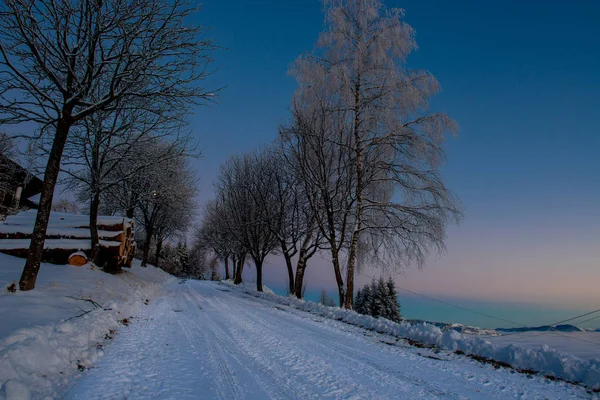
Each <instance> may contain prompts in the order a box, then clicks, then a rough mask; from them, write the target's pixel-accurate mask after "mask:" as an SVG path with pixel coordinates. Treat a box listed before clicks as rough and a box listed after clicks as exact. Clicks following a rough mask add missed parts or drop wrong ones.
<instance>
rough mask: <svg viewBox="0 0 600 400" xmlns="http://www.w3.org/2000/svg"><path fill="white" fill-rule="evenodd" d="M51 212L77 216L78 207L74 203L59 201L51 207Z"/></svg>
mask: <svg viewBox="0 0 600 400" xmlns="http://www.w3.org/2000/svg"><path fill="white" fill-rule="evenodd" d="M52 211H56V212H62V213H69V214H79V205H78V204H77V203H75V202H74V201H71V200H67V199H61V200H59V201H57V202H56V203H54V204H53V205H52Z"/></svg>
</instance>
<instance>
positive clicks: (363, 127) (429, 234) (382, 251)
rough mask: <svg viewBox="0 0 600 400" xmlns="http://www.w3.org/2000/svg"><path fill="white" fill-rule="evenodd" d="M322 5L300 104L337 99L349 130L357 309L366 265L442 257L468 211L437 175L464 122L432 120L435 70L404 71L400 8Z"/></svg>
mask: <svg viewBox="0 0 600 400" xmlns="http://www.w3.org/2000/svg"><path fill="white" fill-rule="evenodd" d="M324 4H325V30H324V32H323V33H322V34H321V36H320V37H319V40H318V43H317V48H316V49H315V51H314V52H313V53H312V54H310V55H305V56H302V57H300V58H299V59H298V60H297V61H296V65H295V68H294V70H293V72H294V75H295V76H296V78H297V79H298V81H299V83H300V87H299V89H298V92H297V94H296V99H297V102H298V103H301V102H303V101H304V102H306V101H307V100H308V101H311V100H310V99H311V98H312V99H313V100H314V99H315V98H316V99H334V103H335V108H334V109H331V108H329V110H330V111H333V112H332V113H330V116H332V117H333V118H336V119H338V120H339V123H338V125H339V126H344V129H343V136H345V138H342V139H341V140H340V141H339V144H340V146H342V147H343V148H345V149H347V151H349V153H348V157H349V158H348V159H349V161H350V163H349V165H351V166H352V169H351V175H352V179H351V182H352V185H351V189H352V190H351V194H350V196H349V198H350V199H351V201H352V213H351V214H348V217H349V219H348V220H347V223H349V224H351V227H350V237H349V239H348V240H349V242H348V247H347V254H348V258H347V263H346V277H345V285H346V288H345V289H346V290H345V294H344V307H346V308H352V301H353V290H354V275H355V271H356V265H357V260H358V258H359V257H362V258H363V259H367V258H368V257H369V256H371V257H373V258H374V259H376V260H378V261H382V262H384V261H389V262H388V264H392V263H393V264H394V265H399V264H406V263H408V262H410V261H413V260H416V261H417V263H418V264H419V265H421V264H422V263H423V261H424V256H425V254H426V252H427V248H429V247H431V246H433V247H436V248H437V249H438V251H442V250H443V249H444V244H443V241H444V238H445V226H446V225H447V223H448V222H449V221H451V220H455V221H458V219H459V217H460V211H459V208H458V206H457V204H458V203H457V200H456V198H455V197H454V196H452V195H451V194H450V193H449V191H448V190H447V189H446V188H445V186H444V185H443V182H442V179H441V177H440V174H439V171H438V169H439V166H440V164H441V163H442V161H443V159H444V156H443V150H442V147H441V145H442V143H443V140H444V134H445V133H446V132H451V133H454V132H455V131H456V124H455V122H454V121H453V120H452V119H450V118H449V117H448V116H447V115H445V114H442V113H427V109H428V99H429V98H430V97H431V96H432V95H434V94H435V93H436V92H437V91H438V90H439V84H438V82H437V81H436V79H435V78H434V77H433V76H432V75H431V74H430V73H429V72H427V71H414V70H411V69H408V68H407V67H406V58H407V56H408V55H409V54H410V52H411V51H412V50H414V49H415V48H416V43H415V41H414V31H413V29H412V28H411V27H410V26H409V25H407V24H405V23H403V22H402V20H401V18H402V16H403V11H402V10H400V9H387V8H385V7H384V6H383V4H382V3H381V2H380V1H379V0H325V1H324ZM311 92H321V94H314V93H311Z"/></svg>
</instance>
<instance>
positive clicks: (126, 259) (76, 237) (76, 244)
mask: <svg viewBox="0 0 600 400" xmlns="http://www.w3.org/2000/svg"><path fill="white" fill-rule="evenodd" d="M35 217H36V211H35V210H30V211H24V212H21V213H19V214H17V215H12V216H9V217H7V218H6V220H5V221H4V222H3V223H0V252H2V253H5V254H10V255H13V256H16V257H22V258H27V252H28V251H29V241H30V239H31V234H32V232H33V226H34V224H35ZM98 234H99V236H100V253H99V254H98V259H97V260H98V264H99V266H102V267H104V269H105V270H106V271H109V272H117V271H119V270H120V269H121V268H122V267H131V263H132V261H133V256H134V254H135V241H134V239H133V234H134V223H133V221H132V220H131V219H129V218H123V217H112V216H99V217H98ZM90 236H91V235H90V228H89V216H87V215H75V214H67V213H58V212H52V213H51V214H50V221H49V223H48V230H47V233H46V242H45V244H44V253H43V257H42V260H43V261H45V262H50V263H54V264H67V263H69V258H70V257H71V256H72V255H74V253H78V252H82V253H83V254H84V255H85V257H87V258H88V259H89V258H90V256H91V250H92V243H91V239H90ZM77 262H78V263H79V262H81V259H78V261H77Z"/></svg>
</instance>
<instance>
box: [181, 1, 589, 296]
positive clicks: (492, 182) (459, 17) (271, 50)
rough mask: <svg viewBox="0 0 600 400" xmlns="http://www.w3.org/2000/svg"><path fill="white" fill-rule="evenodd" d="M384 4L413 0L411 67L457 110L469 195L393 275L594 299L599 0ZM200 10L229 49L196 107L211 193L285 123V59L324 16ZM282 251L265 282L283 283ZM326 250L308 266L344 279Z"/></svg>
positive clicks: (475, 292) (410, 281) (309, 38)
mask: <svg viewBox="0 0 600 400" xmlns="http://www.w3.org/2000/svg"><path fill="white" fill-rule="evenodd" d="M385 4H386V5H387V6H389V7H402V8H404V9H405V10H406V17H405V21H406V22H407V23H409V24H410V25H411V26H413V28H415V29H416V32H417V43H418V45H419V49H418V50H417V51H416V52H415V53H414V54H413V55H411V56H410V57H409V60H408V65H409V67H411V68H425V69H428V70H429V71H431V72H432V73H433V74H434V75H435V76H436V77H437V78H438V79H439V81H440V83H441V85H442V92H441V93H440V95H438V96H437V97H436V98H435V99H434V100H433V101H432V103H431V105H432V108H433V109H434V110H441V111H445V112H448V113H449V114H450V115H451V116H452V117H453V118H455V119H456V120H457V121H458V123H459V124H460V127H461V129H460V132H459V137H458V138H457V139H451V140H449V141H448V143H447V146H446V150H447V158H448V162H447V165H446V166H444V168H443V174H444V176H445V178H446V181H447V184H448V186H449V187H450V188H451V189H452V190H453V191H454V192H456V194H457V195H458V196H459V197H460V198H461V199H462V201H463V204H464V207H465V210H466V219H465V221H464V222H463V223H462V224H461V225H460V226H458V227H452V228H451V229H450V230H449V232H448V240H447V244H448V253H447V254H446V255H445V256H444V257H441V258H439V257H432V258H431V260H430V261H428V263H427V265H426V267H425V269H424V271H422V272H421V271H415V270H409V271H408V272H407V273H406V274H404V275H401V276H398V277H397V282H398V283H399V284H400V285H404V286H406V287H408V288H411V289H413V290H418V291H423V292H426V293H431V294H434V293H435V294H440V295H451V296H462V297H475V298H492V299H495V298H506V297H507V296H508V297H511V298H518V299H523V300H527V301H540V302H546V301H549V300H552V301H556V302H565V301H568V302H574V303H578V304H589V305H590V306H594V305H598V304H594V301H596V303H599V302H600V299H598V297H597V289H596V288H597V283H598V282H600V178H599V177H598V174H599V173H600V155H599V152H600V128H599V127H600V79H599V78H598V73H599V72H600V51H599V50H598V49H599V46H600V45H599V44H598V40H599V39H600V24H598V23H597V16H598V15H599V14H600V3H598V2H594V1H577V2H570V3H565V2H558V1H547V2H542V1H528V2H518V1H511V2H506V1H505V2H500V1H485V2H481V1H460V2H448V1H427V2H424V1H416V0H406V1H391V0H390V1H386V2H385ZM198 18H199V20H200V21H201V22H202V23H203V24H204V25H205V26H207V27H210V28H211V30H210V36H211V37H212V38H213V39H214V40H215V41H216V42H217V43H218V44H220V45H221V46H223V47H225V48H227V50H220V51H217V52H216V53H215V54H214V56H215V65H218V66H219V69H218V70H217V71H216V73H215V74H214V75H213V76H212V77H211V78H210V79H209V80H208V81H207V82H206V84H207V85H208V86H209V87H211V88H214V87H220V86H226V87H225V88H224V89H223V91H222V92H221V94H220V99H219V103H218V104H217V105H212V106H210V107H203V108H199V109H198V111H197V113H196V114H195V115H194V117H193V119H192V128H193V130H194V133H195V135H196V137H197V138H198V140H199V141H200V143H201V146H202V148H203V149H204V156H203V158H202V159H200V160H199V161H198V162H197V168H198V171H199V175H200V179H201V190H202V193H201V195H200V199H201V201H204V200H206V199H207V198H210V196H211V192H212V189H211V186H210V183H211V181H212V180H213V178H214V177H215V174H216V172H217V170H218V167H219V165H220V164H221V163H222V162H224V161H225V160H226V159H227V157H228V156H229V155H231V154H239V153H242V152H244V151H249V150H252V149H255V148H257V147H259V146H261V145H264V144H266V143H268V142H270V141H271V140H272V139H274V138H275V136H276V133H277V125H278V123H279V122H281V121H283V120H284V119H285V118H286V117H287V111H288V106H289V103H290V100H291V96H292V93H293V91H294V89H295V82H294V80H293V79H292V78H291V77H289V76H288V75H287V68H288V66H289V65H290V63H291V62H292V61H293V60H294V58H296V57H297V56H298V55H299V54H301V53H302V52H304V51H308V50H310V49H311V48H312V47H313V44H314V42H315V40H316V39H317V36H318V34H319V32H320V31H321V29H322V26H323V21H322V20H323V17H322V14H321V3H320V2H319V1H317V0H314V1H313V0H292V1H278V0H269V1H261V0H253V1H250V0H226V1H224V0H205V1H204V2H203V9H202V11H201V12H200V13H199V14H198ZM271 264H272V265H271V267H272V268H271V270H269V269H267V274H269V276H267V277H265V279H266V280H267V283H269V280H271V283H272V284H277V283H279V282H283V279H284V277H285V274H284V273H283V269H282V268H281V266H279V265H278V261H276V260H274V261H272V262H271ZM315 264H316V265H315V268H314V270H313V271H312V272H310V273H309V275H308V276H307V278H308V279H309V281H310V280H311V279H312V280H313V281H315V280H316V281H318V282H319V283H318V284H322V285H332V284H333V279H332V276H329V275H330V271H329V270H328V269H327V265H326V263H325V262H322V261H316V262H315ZM315 270H316V271H315ZM269 271H270V272H269ZM279 272H281V274H280V273H279ZM377 273H378V272H377V271H375V272H373V273H371V274H375V275H377ZM311 274H312V275H311ZM331 275H332V274H331ZM315 285H317V284H315Z"/></svg>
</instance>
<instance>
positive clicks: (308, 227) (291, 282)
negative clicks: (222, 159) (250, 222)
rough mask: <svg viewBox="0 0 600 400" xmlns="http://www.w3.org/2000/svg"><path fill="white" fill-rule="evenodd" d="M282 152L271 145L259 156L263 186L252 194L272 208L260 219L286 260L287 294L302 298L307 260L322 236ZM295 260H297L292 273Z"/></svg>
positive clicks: (303, 191) (299, 183)
mask: <svg viewBox="0 0 600 400" xmlns="http://www.w3.org/2000/svg"><path fill="white" fill-rule="evenodd" d="M285 151H286V149H285V147H284V148H281V147H279V146H278V147H275V146H273V147H270V148H268V149H266V150H265V151H264V152H263V153H261V154H260V155H259V157H260V159H261V163H260V166H261V172H260V175H261V176H262V178H261V179H262V182H263V185H262V188H261V189H260V190H257V191H254V193H255V194H254V196H255V197H256V198H257V201H258V202H259V203H262V204H268V205H272V206H270V207H268V208H267V207H264V208H263V210H262V211H263V212H264V215H263V216H262V219H264V221H266V222H267V223H268V226H269V229H270V230H271V232H272V233H273V235H275V237H276V240H277V241H278V245H279V246H278V247H279V248H278V251H279V252H280V253H281V255H282V256H283V258H284V260H285V264H286V267H287V272H288V292H289V293H293V294H294V295H295V296H296V297H298V298H301V297H302V287H303V283H304V273H305V270H306V266H307V263H308V260H309V259H310V258H311V257H312V256H313V255H314V254H315V253H316V252H317V250H319V246H320V243H321V239H322V236H321V235H320V232H319V231H318V229H317V225H316V218H315V216H314V212H313V211H312V209H311V208H310V206H309V204H308V199H307V194H306V192H305V190H304V187H303V185H302V181H301V180H300V179H299V176H298V175H297V174H296V171H295V168H294V167H293V166H292V165H291V164H290V162H289V159H288V157H287V156H286V155H285ZM294 257H297V263H296V268H295V274H294V266H293V261H292V259H293V258H294ZM294 275H295V276H294Z"/></svg>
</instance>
